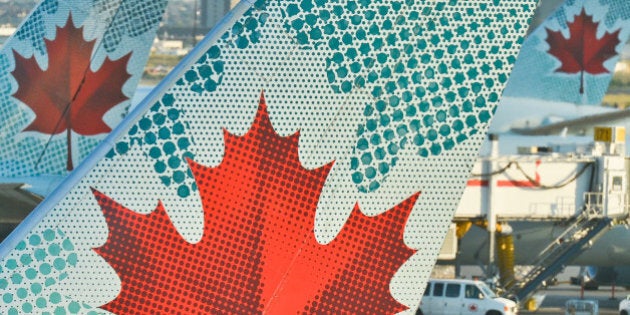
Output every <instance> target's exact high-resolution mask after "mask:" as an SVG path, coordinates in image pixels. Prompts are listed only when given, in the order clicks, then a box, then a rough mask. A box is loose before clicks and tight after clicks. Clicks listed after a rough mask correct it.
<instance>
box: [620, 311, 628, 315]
mask: <svg viewBox="0 0 630 315" xmlns="http://www.w3.org/2000/svg"><path fill="white" fill-rule="evenodd" d="M619 315H628V311H621V313H619Z"/></svg>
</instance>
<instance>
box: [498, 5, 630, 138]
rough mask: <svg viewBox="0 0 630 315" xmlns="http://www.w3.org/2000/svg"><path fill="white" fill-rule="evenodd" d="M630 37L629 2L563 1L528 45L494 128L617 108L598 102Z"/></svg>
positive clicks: (531, 125) (530, 124) (526, 125)
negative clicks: (601, 105)
mask: <svg viewBox="0 0 630 315" xmlns="http://www.w3.org/2000/svg"><path fill="white" fill-rule="evenodd" d="M629 36H630V4H629V3H628V2H627V1H623V0H597V1H589V0H566V1H564V2H563V3H562V4H561V5H560V6H559V7H558V8H557V9H556V10H554V12H553V13H551V15H550V16H549V17H548V18H547V19H546V20H545V21H544V23H542V24H541V25H540V26H538V27H537V28H536V29H535V30H534V31H532V32H531V33H530V34H529V35H528V36H527V39H526V41H525V42H524V43H523V47H522V49H521V53H520V54H519V56H518V60H517V62H516V64H515V66H514V70H513V72H512V76H511V77H510V81H509V82H508V84H507V86H506V87H505V91H504V93H503V98H502V99H501V106H500V107H499V108H500V109H499V110H498V111H497V115H496V119H495V120H493V125H492V126H491V130H492V131H493V132H504V131H507V130H509V127H515V128H522V129H526V128H534V127H538V126H540V125H544V124H550V123H553V122H556V121H557V120H558V119H574V118H578V117H581V116H585V115H590V114H598V113H602V112H610V111H612V109H602V108H601V107H600V106H593V105H600V104H601V103H602V100H603V98H604V95H605V94H606V91H607V90H608V86H609V85H610V82H611V79H612V76H613V73H614V70H615V65H616V64H617V62H618V61H619V58H620V53H621V51H622V49H623V47H624V46H625V44H626V42H627V39H628V37H629ZM541 117H542V118H541Z"/></svg>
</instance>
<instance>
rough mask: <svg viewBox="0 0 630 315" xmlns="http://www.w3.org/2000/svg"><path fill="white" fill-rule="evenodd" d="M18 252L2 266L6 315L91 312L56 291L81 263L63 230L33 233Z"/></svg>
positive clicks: (85, 306)
mask: <svg viewBox="0 0 630 315" xmlns="http://www.w3.org/2000/svg"><path fill="white" fill-rule="evenodd" d="M15 250H16V251H17V255H15V256H13V257H15V258H11V259H7V260H5V261H4V264H3V265H2V266H0V289H1V290H2V291H1V292H2V297H1V302H0V306H2V304H5V305H6V307H0V309H5V310H6V314H45V313H47V312H48V313H49V314H78V313H85V312H87V311H88V310H89V309H91V307H90V306H89V305H85V304H83V303H79V302H76V301H72V300H71V299H69V298H68V297H66V296H64V295H63V294H61V293H60V292H58V291H56V290H55V286H56V285H57V283H59V282H62V281H63V280H64V279H66V278H67V277H68V272H69V269H71V268H73V267H74V266H76V264H77V262H78V258H77V257H78V256H77V253H76V251H75V246H74V245H73V243H72V241H70V239H69V238H68V237H66V235H65V234H64V233H63V232H62V231H61V230H56V231H54V230H52V229H47V230H44V231H43V232H42V233H33V234H31V235H30V236H29V237H28V238H27V239H25V240H23V241H21V242H20V243H19V244H18V245H17V246H16V248H15ZM9 305H11V306H9Z"/></svg>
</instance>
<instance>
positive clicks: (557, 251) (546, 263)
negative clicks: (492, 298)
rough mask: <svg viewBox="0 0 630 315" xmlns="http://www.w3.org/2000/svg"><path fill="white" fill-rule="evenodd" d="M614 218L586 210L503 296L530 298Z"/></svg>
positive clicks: (517, 298) (599, 234)
mask: <svg viewBox="0 0 630 315" xmlns="http://www.w3.org/2000/svg"><path fill="white" fill-rule="evenodd" d="M612 222H613V219H611V218H608V217H603V216H601V215H600V214H599V213H598V212H597V211H593V210H590V211H589V210H586V211H584V212H582V214H581V215H579V216H578V217H576V219H575V220H574V222H573V224H571V225H570V226H569V227H568V228H567V229H566V230H565V231H564V233H562V235H560V236H559V237H558V238H557V239H556V240H555V241H553V242H552V243H551V244H549V246H547V248H545V249H544V250H543V251H542V252H541V253H540V255H539V256H538V257H537V258H536V260H535V261H534V262H532V265H533V266H535V267H534V268H533V269H532V270H530V271H529V273H527V274H526V275H525V276H523V277H522V278H521V279H520V280H517V281H514V282H512V283H510V284H508V285H507V286H506V288H505V293H504V294H503V296H505V297H508V298H511V299H514V300H516V301H526V300H527V299H528V298H530V297H531V296H532V295H533V294H534V293H535V291H536V290H537V289H538V288H539V287H540V286H541V285H542V284H543V282H544V281H545V280H547V279H550V278H552V277H553V276H555V275H556V274H558V273H559V272H560V271H562V268H564V266H566V264H568V263H570V262H571V261H572V260H573V259H575V258H576V257H577V256H578V255H579V254H580V253H582V252H583V251H584V249H586V248H587V247H588V246H590V244H592V243H593V242H594V241H595V240H596V239H597V238H598V237H599V236H601V235H602V234H603V232H604V231H605V230H606V228H607V227H609V226H610V225H611V223H612Z"/></svg>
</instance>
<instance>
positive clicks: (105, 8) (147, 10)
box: [92, 0, 167, 52]
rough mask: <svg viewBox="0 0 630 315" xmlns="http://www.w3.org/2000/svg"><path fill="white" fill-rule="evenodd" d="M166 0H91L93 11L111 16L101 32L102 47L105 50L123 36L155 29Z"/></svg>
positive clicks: (131, 35) (134, 35)
mask: <svg viewBox="0 0 630 315" xmlns="http://www.w3.org/2000/svg"><path fill="white" fill-rule="evenodd" d="M166 4H167V1H166V0H159V1H145V0H132V1H129V0H128V1H123V2H117V1H109V0H93V4H92V5H93V6H94V11H95V12H99V14H107V15H109V16H111V18H110V19H111V21H110V25H109V27H108V28H107V30H106V31H105V34H103V41H102V42H103V47H104V48H105V50H106V51H107V52H113V51H114V50H116V48H118V46H119V44H120V43H121V42H122V40H123V38H124V37H125V36H129V37H132V38H135V37H138V36H141V35H143V34H145V33H146V32H148V31H151V30H153V29H156V26H157V24H158V23H160V21H161V20H162V15H163V13H164V10H165V9H166Z"/></svg>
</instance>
